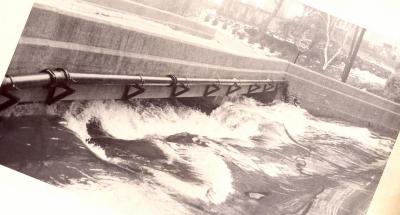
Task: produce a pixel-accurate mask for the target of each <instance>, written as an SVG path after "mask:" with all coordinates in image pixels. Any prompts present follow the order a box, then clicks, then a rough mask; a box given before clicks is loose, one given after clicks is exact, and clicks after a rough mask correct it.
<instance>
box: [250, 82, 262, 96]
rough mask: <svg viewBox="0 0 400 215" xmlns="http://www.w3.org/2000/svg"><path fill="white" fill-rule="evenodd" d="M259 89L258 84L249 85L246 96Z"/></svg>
mask: <svg viewBox="0 0 400 215" xmlns="http://www.w3.org/2000/svg"><path fill="white" fill-rule="evenodd" d="M260 88H261V86H260V85H258V84H253V85H249V90H248V91H247V94H250V93H253V92H255V91H256V90H258V89H260Z"/></svg>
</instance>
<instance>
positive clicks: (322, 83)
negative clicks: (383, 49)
mask: <svg viewBox="0 0 400 215" xmlns="http://www.w3.org/2000/svg"><path fill="white" fill-rule="evenodd" d="M48 67H64V68H66V69H68V70H69V71H70V72H86V73H113V74H130V75H136V74H143V75H150V76H164V75H169V74H174V75H177V76H181V77H182V76H185V77H214V78H238V79H239V78H244V79H272V80H283V79H286V80H288V81H289V93H290V94H292V95H295V96H297V97H299V98H300V101H301V105H302V106H303V107H304V108H306V109H307V110H309V111H310V112H311V113H313V114H317V115H322V116H327V117H335V118H339V119H344V120H347V121H351V122H354V123H357V124H361V125H364V126H368V127H371V128H374V129H377V130H381V131H385V132H386V133H387V134H389V135H394V134H395V132H396V131H398V130H399V129H400V105H398V104H395V103H393V102H390V101H388V100H385V99H383V98H380V97H377V96H375V95H372V94H370V93H366V92H364V91H361V90H359V89H356V88H354V87H351V86H348V85H346V84H343V83H341V82H338V81H336V80H333V79H331V78H328V77H325V76H322V75H320V74H318V73H316V72H313V71H310V70H307V69H305V68H302V67H299V66H296V65H292V64H289V63H288V62H286V61H282V60H276V59H260V58H252V57H248V56H239V55H237V54H234V53H230V52H228V51H224V50H221V49H217V48H213V47H209V46H207V45H204V43H203V42H202V41H199V42H196V41H188V40H184V39H180V38H174V37H173V36H171V35H158V34H153V33H149V32H143V31H141V30H140V29H136V28H135V27H134V26H133V27H132V26H126V25H120V24H119V23H116V22H115V21H112V20H110V21H108V20H104V19H102V20H100V19H97V18H95V17H86V16H82V15H79V14H75V13H71V12H66V11H63V10H60V9H55V8H52V7H48V6H46V5H38V4H36V5H35V7H34V9H33V10H32V12H31V14H30V17H29V20H28V22H27V24H26V27H25V30H24V32H23V36H22V38H21V39H20V42H19V45H18V47H17V49H16V52H15V55H14V58H13V60H12V62H11V66H10V67H9V70H8V74H9V75H23V74H32V73H36V72H38V71H40V70H42V69H44V68H48ZM74 87H76V89H77V90H78V92H82V94H74V95H73V96H71V97H70V99H84V98H89V99H92V98H93V99H108V98H110V99H111V98H115V97H118V96H119V95H121V94H122V90H123V88H122V87H121V86H120V87H118V86H107V87H105V86H91V90H90V89H88V88H87V86H74ZM92 87H94V88H92ZM153 91H154V92H152V95H155V94H157V95H159V96H160V95H161V96H163V97H168V95H169V91H166V90H165V89H156V88H154V89H153ZM245 91H246V89H244V90H243V91H242V93H244V92H245ZM83 92H84V93H83ZM202 92H204V89H203V88H198V89H197V90H193V91H192V92H191V93H192V94H190V93H189V94H186V95H185V96H199V95H201V93H202ZM16 93H17V94H21V97H23V101H29V100H31V101H42V100H43V98H45V91H44V89H36V90H31V91H29V92H25V93H23V92H16ZM116 95H117V96H116ZM143 96H144V97H147V96H148V95H147V96H146V95H143Z"/></svg>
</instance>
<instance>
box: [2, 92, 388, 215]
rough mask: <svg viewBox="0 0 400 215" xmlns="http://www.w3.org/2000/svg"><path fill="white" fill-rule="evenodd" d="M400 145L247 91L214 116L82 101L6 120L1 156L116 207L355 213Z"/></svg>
mask: <svg viewBox="0 0 400 215" xmlns="http://www.w3.org/2000/svg"><path fill="white" fill-rule="evenodd" d="M22 112H23V111H22ZM53 112H61V111H59V110H57V111H54V110H53ZM393 142H394V141H393V140H391V139H387V138H383V137H379V136H376V135H375V134H372V133H371V132H370V131H368V130H367V129H365V128H359V127H354V126H351V125H349V124H346V123H342V122H336V121H332V120H325V119H320V118H315V117H313V116H311V115H310V114H308V113H307V112H306V111H305V110H303V109H301V108H298V107H294V106H291V105H288V104H283V103H278V104H274V105H270V106H266V105H263V104H259V103H257V102H256V101H254V100H252V99H247V98H241V99H236V100H234V101H226V102H224V103H223V104H222V105H221V106H220V107H219V108H217V109H215V110H214V111H213V112H212V113H211V114H209V115H207V114H205V113H202V112H200V111H198V110H195V109H192V108H188V107H184V106H178V107H177V106H171V105H141V104H134V105H128V104H124V103H120V102H91V103H85V104H82V103H72V104H71V105H70V106H69V107H68V108H67V110H66V111H62V113H61V114H60V113H59V114H58V116H50V115H47V116H29V114H28V113H23V114H21V113H19V114H18V116H13V117H9V118H5V119H4V120H3V121H2V123H1V124H0V163H1V164H2V165H5V166H8V167H11V168H13V169H16V170H18V171H20V172H23V173H26V174H28V175H31V176H33V177H35V178H38V179H40V180H43V181H45V182H48V183H50V184H54V185H56V186H58V187H62V188H63V189H65V190H69V191H72V192H73V193H77V194H78V195H79V196H80V198H83V199H85V200H87V201H92V202H95V203H96V204H99V205H102V206H104V207H108V208H111V209H112V210H113V214H318V215H329V214H351V215H353V214H365V211H366V208H367V207H368V204H369V202H370V200H371V198H372V195H373V192H374V190H375V188H376V186H377V182H378V180H379V178H380V175H381V173H382V171H383V168H384V165H385V162H386V159H387V158H388V155H389V153H390V149H391V147H392V144H393Z"/></svg>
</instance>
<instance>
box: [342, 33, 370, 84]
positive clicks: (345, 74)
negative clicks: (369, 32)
mask: <svg viewBox="0 0 400 215" xmlns="http://www.w3.org/2000/svg"><path fill="white" fill-rule="evenodd" d="M365 31H366V29H365V28H363V29H362V30H361V32H360V34H359V36H358V38H357V42H356V45H355V47H354V50H352V51H351V56H350V59H349V61H348V62H347V64H346V66H345V67H344V70H343V73H342V82H346V81H347V78H348V77H349V74H350V70H351V68H352V67H353V64H354V61H355V60H356V57H357V53H358V50H359V49H360V46H361V42H362V41H363V37H364V34H365Z"/></svg>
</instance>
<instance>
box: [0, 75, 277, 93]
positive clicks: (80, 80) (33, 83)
mask: <svg viewBox="0 0 400 215" xmlns="http://www.w3.org/2000/svg"><path fill="white" fill-rule="evenodd" d="M54 75H55V77H56V81H60V82H66V81H68V78H67V77H66V75H65V73H63V72H60V71H54ZM69 76H70V79H71V81H72V83H73V84H102V85H131V84H139V85H143V86H171V85H173V84H174V78H171V77H154V76H140V75H111V74H89V73H69ZM52 81H54V80H52V77H51V75H49V74H47V73H38V74H33V75H22V76H13V77H10V76H8V77H5V78H4V80H3V82H2V84H1V87H2V88H8V87H16V88H19V89H23V88H34V87H41V86H46V85H49V84H51V83H52ZM281 82H285V81H284V80H251V79H242V80H240V79H216V78H176V83H175V84H188V85H207V84H217V85H232V84H235V83H236V84H239V85H253V84H266V83H281Z"/></svg>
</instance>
